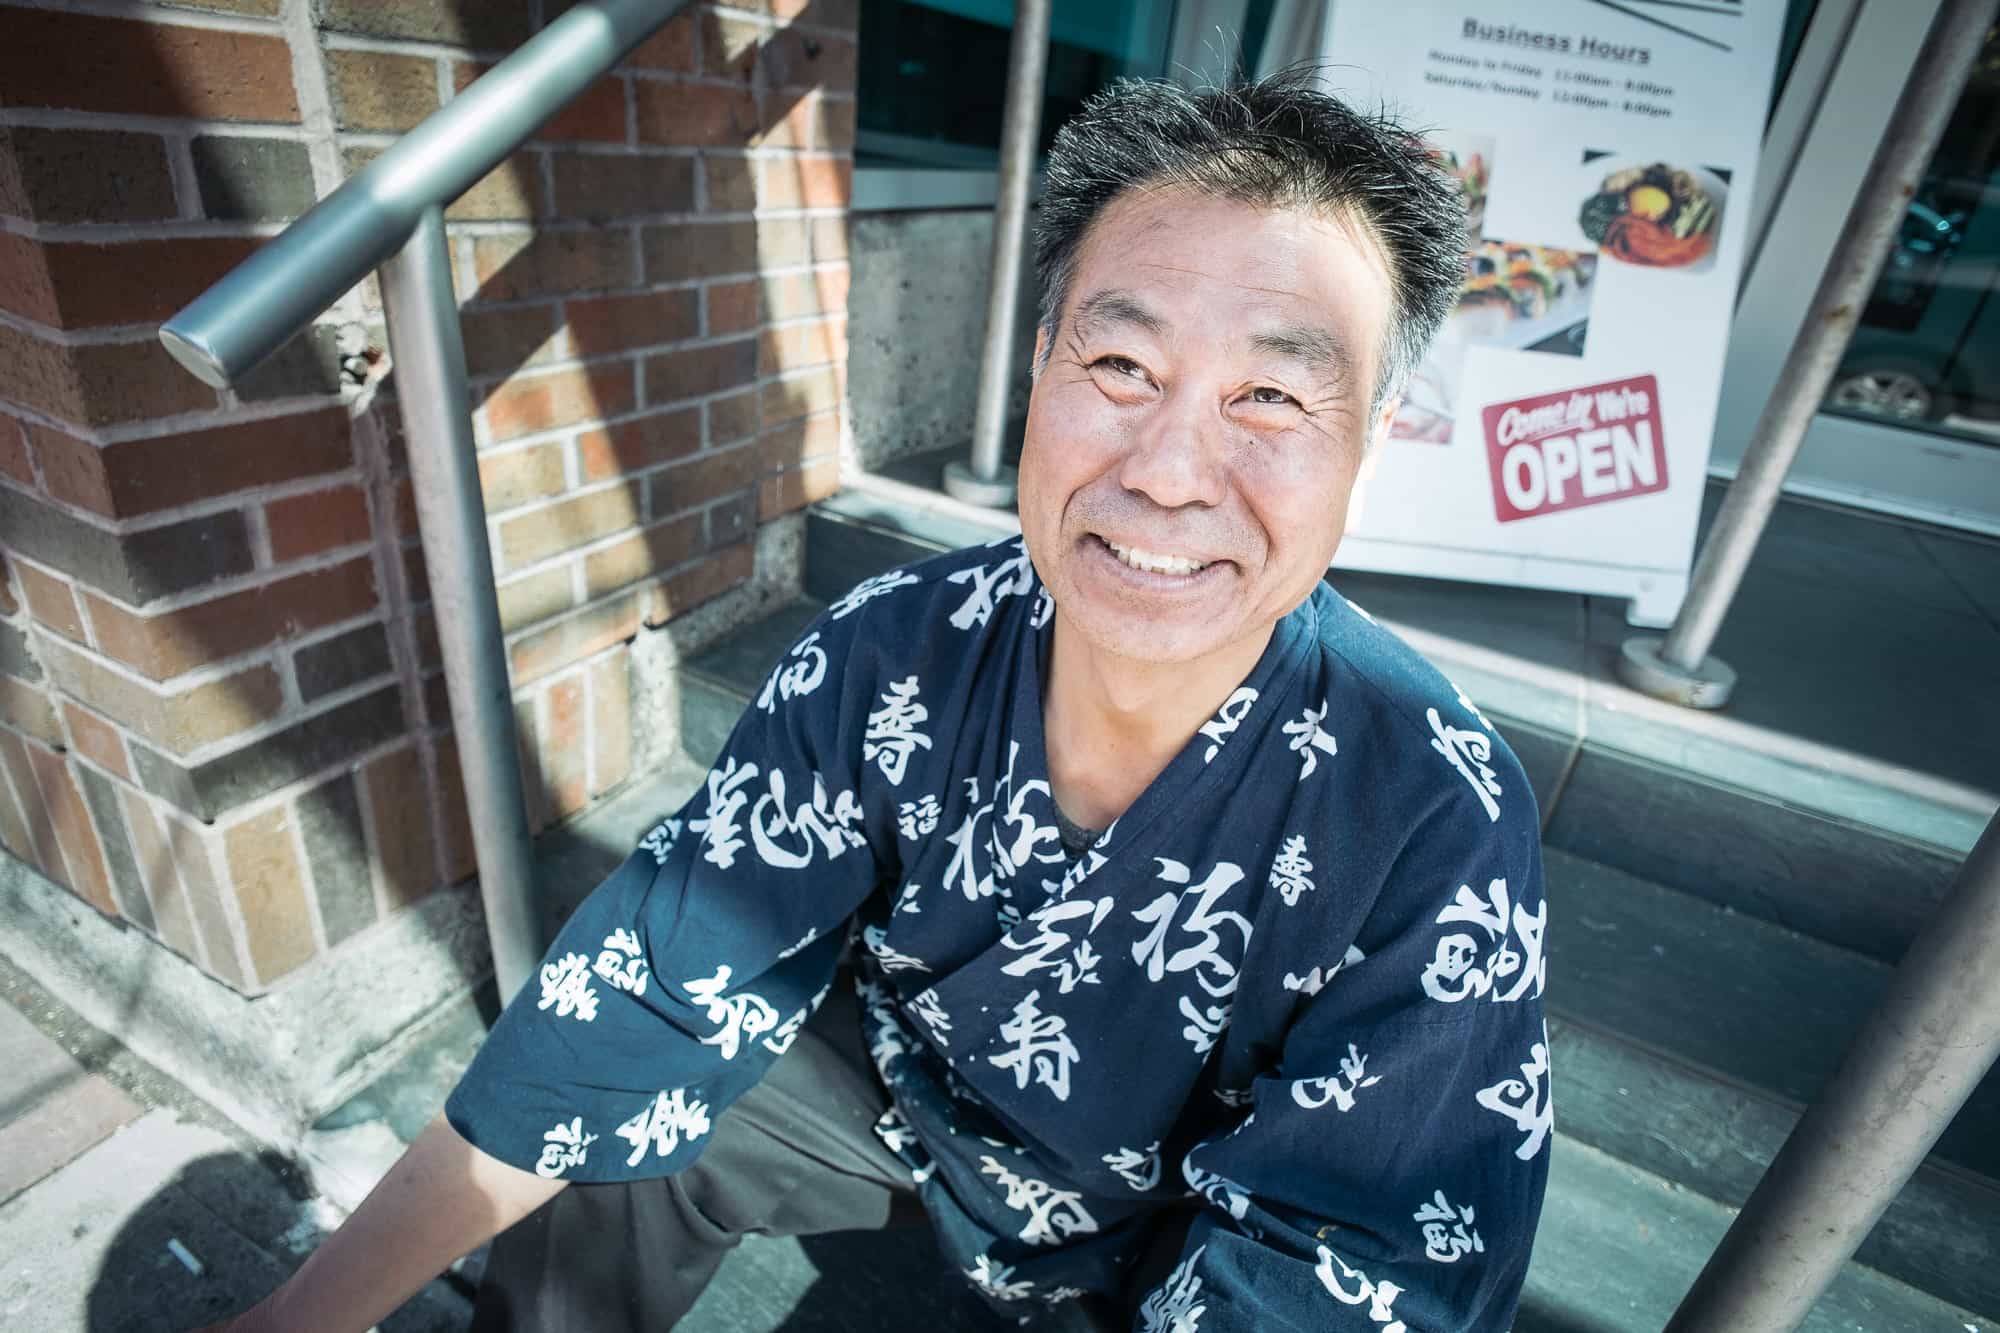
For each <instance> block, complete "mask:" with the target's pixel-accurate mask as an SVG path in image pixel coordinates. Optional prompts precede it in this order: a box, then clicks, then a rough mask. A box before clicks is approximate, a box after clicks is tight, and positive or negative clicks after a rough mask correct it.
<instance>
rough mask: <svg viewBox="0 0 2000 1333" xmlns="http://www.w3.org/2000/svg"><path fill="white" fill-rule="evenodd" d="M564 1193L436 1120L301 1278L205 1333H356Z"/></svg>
mask: <svg viewBox="0 0 2000 1333" xmlns="http://www.w3.org/2000/svg"><path fill="white" fill-rule="evenodd" d="M563 1184H564V1182H563V1181H561V1180H545V1179H543V1178H542V1177H541V1176H538V1175H536V1174H534V1173H533V1172H530V1171H521V1170H518V1169H516V1168H514V1167H511V1166H509V1165H507V1164H506V1163H505V1162H502V1161H500V1160H499V1159H498V1158H496V1157H492V1156H489V1155H488V1154H486V1153H483V1152H481V1151H480V1150H479V1149H477V1148H475V1147H473V1146H472V1145H471V1144H469V1143H467V1142H466V1141H465V1140H464V1139H462V1138H460V1137H459V1135H458V1132H457V1131H456V1130H454V1129H453V1128H452V1127H451V1126H450V1125H449V1124H448V1123H446V1121H445V1119H444V1117H443V1116H439V1117H438V1118H437V1119H436V1120H433V1121H432V1122H431V1123H430V1126H429V1127H428V1128H426V1129H425V1130H424V1132H423V1133H422V1134H419V1135H418V1136H417V1140H416V1142H415V1143H412V1144H411V1145H410V1147H409V1150H408V1151H407V1152H405V1153H404V1154H403V1156H402V1157H401V1159H400V1160H398V1161H397V1163H396V1165H395V1166H393V1167H391V1168H390V1169H389V1174H388V1175H386V1176H384V1177H383V1178H382V1181H381V1183H380V1184H378V1185H376V1186H375V1188H374V1189H373V1190H371V1191H369V1194H368V1197H367V1198H366V1199H364V1200H363V1201H362V1204H361V1207H360V1208H358V1209H356V1210H355V1212H354V1215H353V1216H352V1217H350V1218H348V1219H347V1221H346V1222H344V1223H342V1224H341V1226H340V1229H339V1230H337V1231H335V1232H334V1233H333V1235H331V1236H329V1237H328V1238H327V1240H326V1242H325V1243H324V1244H322V1245H321V1246H320V1247H319V1248H318V1249H317V1250H315V1251H314V1252H313V1254H312V1257H311V1258H309V1259H307V1260H306V1262H305V1264H304V1265H303V1266H302V1267H301V1268H300V1269H299V1270H298V1272H296V1273H294V1274H293V1275H292V1276H291V1277H290V1278H289V1279H288V1280H287V1281H286V1282H285V1284H284V1285H283V1286H281V1287H279V1288H278V1289H277V1290H276V1291H275V1292H273V1293H271V1295H269V1296H267V1297H265V1298H264V1300H263V1301H261V1302H259V1303H258V1304H257V1305H256V1306H254V1307H253V1308H251V1309H250V1310H247V1311H245V1312H244V1313H243V1314H240V1315H238V1316H236V1318H234V1319H232V1320H229V1321H227V1322H225V1323H222V1324H218V1325H216V1326H215V1327H214V1329H213V1330H211V1333H267V1331H268V1333H278V1330H287V1331H291V1330H298V1329H314V1330H324V1331H325V1333H344V1330H349V1329H352V1330H354V1333H362V1330H365V1329H368V1328H372V1327H374V1326H375V1325H376V1324H377V1323H379V1322H380V1321H381V1320H382V1319H383V1318H384V1317H385V1316H386V1315H388V1314H389V1313H390V1312H391V1311H392V1310H394V1309H396V1307H398V1306H400V1305H401V1304H402V1303H403V1302H404V1301H406V1300H408V1299H409V1298H410V1297H412V1296H414V1295H415V1294H416V1293H417V1291H418V1290H419V1289H420V1288H421V1287H422V1286H423V1285H424V1283H426V1282H428V1281H430V1280H431V1279H432V1278H434V1277H436V1276H437V1275H438V1274H439V1273H441V1272H443V1271H444V1269H445V1268H446V1267H447V1266H448V1265H450V1264H451V1263H452V1262H453V1261H454V1260H456V1259H458V1258H459V1257H460V1256H461V1255H463V1254H465V1253H466V1252H468V1251H470V1250H472V1249H474V1248H475V1247H477V1246H478V1245H479V1244H480V1243H481V1242H483V1241H486V1240H489V1239H491V1238H492V1237H494V1236H496V1235H498V1234H499V1233H500V1232H502V1231H505V1230H506V1229H507V1228H508V1227H510V1226H512V1225H513V1224H514V1223H516V1222H518V1221H520V1220H521V1219H522V1218H524V1217H526V1216H527V1215H528V1214H529V1213H532V1212H533V1211H535V1209H537V1208H539V1207H541V1206H542V1204H544V1203H546V1202H547V1201H548V1200H549V1199H551V1198H553V1197H555V1195H556V1194H557V1193H558V1192H559V1191H560V1190H561V1189H562V1187H563Z"/></svg>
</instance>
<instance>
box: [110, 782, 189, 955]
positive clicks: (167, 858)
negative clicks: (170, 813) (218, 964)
mask: <svg viewBox="0 0 2000 1333" xmlns="http://www.w3.org/2000/svg"><path fill="white" fill-rule="evenodd" d="M118 800H119V804H120V805H122V806H123V807H124V810H125V831H126V832H127V833H128V834H130V835H131V838H132V851H133V855H134V857H135V858H136V859H137V861H138V864H139V875H140V878H141V879H142V880H143V881H144V882H145V886H146V900H147V905H148V906H149V907H150V908H151V911H152V917H153V931H154V933H155V934H156V935H158V936H159V938H160V939H161V940H162V941H164V942H165V943H166V945H167V947H168V948H170V949H172V950H174V951H175V952H176V953H179V954H180V955H181V956H183V957H185V958H196V957H198V956H199V954H200V946H199V945H197V944H196V943H195V939H194V918H193V916H192V915H191V913H190V912H189V909H188V900H187V892H186V890H184V889H182V888H181V879H180V873H179V871H177V870H176V869H175V868H174V853H173V849H172V848H171V847H169V846H168V845H167V840H166V836H165V835H164V834H163V833H162V832H161V831H160V821H159V818H158V817H157V816H156V815H154V813H153V807H152V806H151V805H150V804H148V802H147V800H146V798H145V797H144V796H142V795H140V794H139V793H138V792H136V791H134V790H132V789H131V788H129V787H120V788H118Z"/></svg>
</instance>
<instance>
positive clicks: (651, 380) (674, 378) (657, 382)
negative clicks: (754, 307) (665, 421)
mask: <svg viewBox="0 0 2000 1333" xmlns="http://www.w3.org/2000/svg"><path fill="white" fill-rule="evenodd" d="M756 378H757V340H756V339H755V338H739V339H737V340H736V341H734V342H726V343H715V344H713V345H711V346H708V347H689V348H685V349H683V350H681V351H677V352H664V353H661V354H660V355H657V356H649V357H647V358H646V398H647V401H648V402H649V403H668V402H673V401H676V400H678V399H682V398H699V397H701V396H703V395H705V394H711V393H720V392H722V391H723V390H724V389H733V388H736V387H737V386H738V385H742V384H748V383H750V381H752V380H754V379H756Z"/></svg>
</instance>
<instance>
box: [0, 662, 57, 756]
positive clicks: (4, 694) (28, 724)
mask: <svg viewBox="0 0 2000 1333" xmlns="http://www.w3.org/2000/svg"><path fill="white" fill-rule="evenodd" d="M0 719H4V720H5V721H6V722H7V723H8V724H10V725H11V726H13V727H15V728H16V729H17V730H20V731H22V732H25V733H26V734H28V735H30V736H33V737H34V738H35V739H36V740H38V741H40V742H42V744H44V745H61V744H62V743H63V737H62V728H61V726H59V725H58V724H57V722H56V707H55V702H54V700H52V699H50V697H49V692H48V691H47V690H46V689H44V688H43V687H42V686H40V685H32V684H30V683H28V682H27V681H25V680H22V679H20V678H19V677H16V676H8V675H0Z"/></svg>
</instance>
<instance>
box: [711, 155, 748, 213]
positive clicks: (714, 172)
mask: <svg viewBox="0 0 2000 1333" xmlns="http://www.w3.org/2000/svg"><path fill="white" fill-rule="evenodd" d="M757 170H758V163H757V161H756V160H755V159H754V158H748V157H743V156H741V155H738V154H734V153H720V152H711V153H704V154H703V155H702V159H701V178H702V196H701V198H702V207H703V208H704V209H705V210H706V211H708V212H710V213H748V212H750V211H751V210H752V209H754V208H756V207H757Z"/></svg>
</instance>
